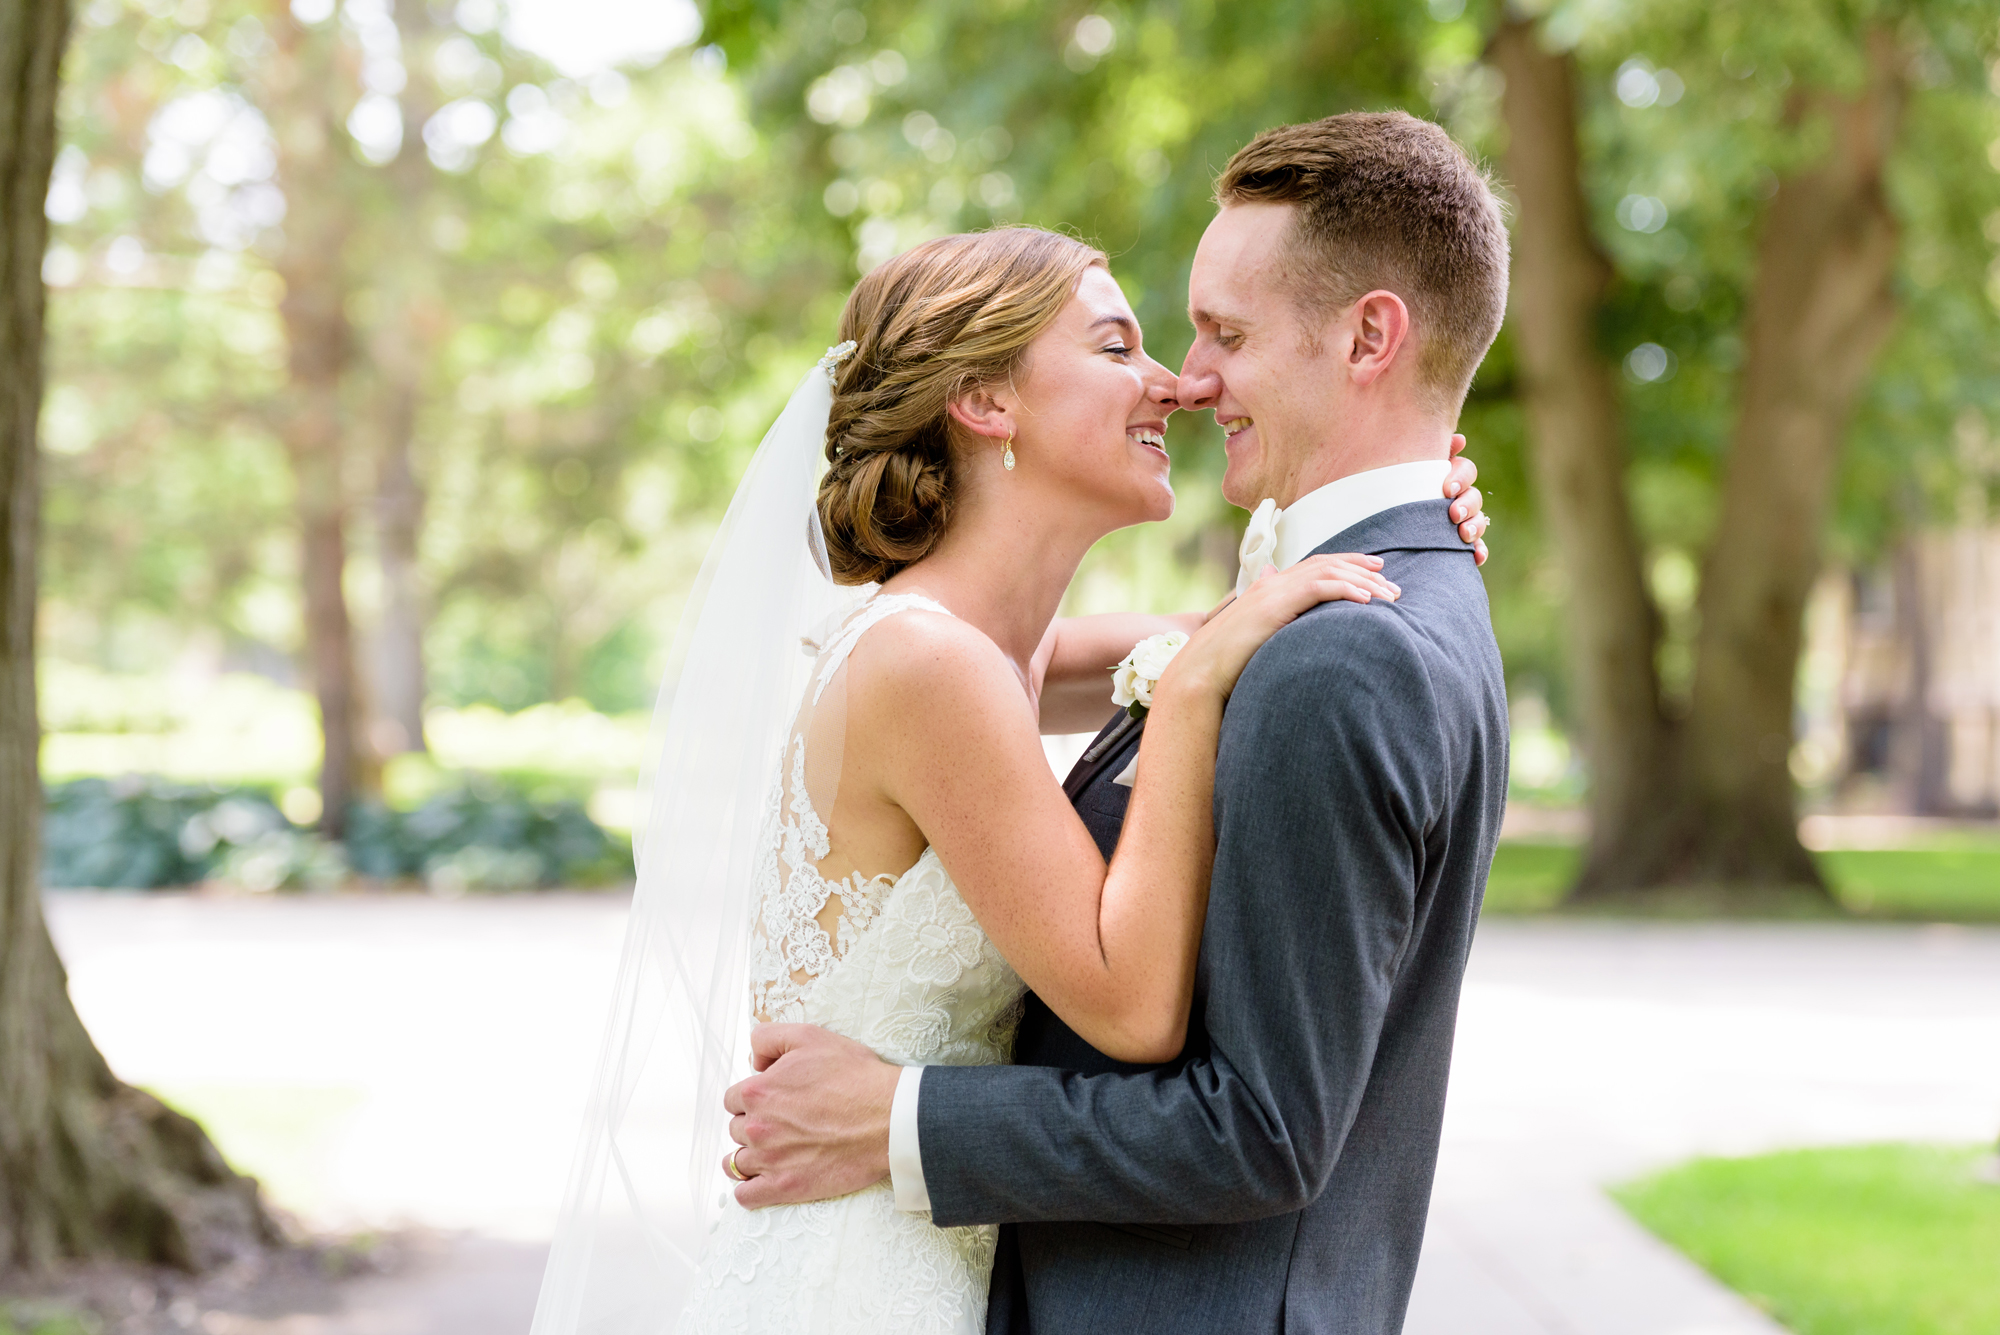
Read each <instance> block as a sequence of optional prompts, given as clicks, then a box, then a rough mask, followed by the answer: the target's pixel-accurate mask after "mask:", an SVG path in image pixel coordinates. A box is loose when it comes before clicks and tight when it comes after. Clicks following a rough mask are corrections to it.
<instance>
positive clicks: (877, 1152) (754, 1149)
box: [722, 1024, 902, 1210]
mask: <svg viewBox="0 0 2000 1335" xmlns="http://www.w3.org/2000/svg"><path fill="white" fill-rule="evenodd" d="M750 1049H751V1062H752V1064H753V1065H754V1066H755V1067H756V1068H757V1074H755V1075H753V1076H751V1077H750V1078H749V1079H747V1080H743V1081H740V1082H738V1083H737V1084H734V1085H731V1086H730V1087H729V1089H728V1090H727V1091H726V1092H725V1093H724V1094H723V1097H722V1104H723V1107H724V1108H726V1109H727V1110H728V1111H729V1113H730V1114H731V1116H730V1119H729V1135H730V1138H731V1139H733V1140H734V1141H735V1142H736V1143H737V1145H739V1146H741V1147H742V1148H741V1149H740V1150H737V1151H736V1152H735V1162H736V1168H737V1169H738V1171H740V1172H742V1173H743V1174H744V1175H745V1176H746V1177H748V1178H749V1179H750V1180H749V1181H747V1182H744V1183H742V1184H741V1185H739V1186H738V1187H737V1188H736V1200H737V1203H738V1204H739V1205H742V1206H743V1207H744V1208H745V1209H751V1210H755V1209H761V1208H762V1207H764V1206H767V1205H797V1204H800V1203H802V1202H805V1201H821V1200H827V1199H829V1198H831V1197H834V1196H845V1195H847V1194H848V1193H849V1192H854V1191H860V1190H861V1189H862V1188H863V1187H869V1186H873V1185H874V1184H875V1183H877V1182H880V1181H881V1180H882V1179H884V1178H886V1177H887V1176H889V1112H890V1109H891V1107H893V1105H894V1104H895V1101H896V1080H897V1077H898V1076H899V1075H900V1074H901V1069H902V1068H900V1067H897V1066H893V1065H891V1064H890V1063H888V1062H885V1061H883V1060H882V1059H881V1058H880V1057H878V1056H876V1055H875V1054H874V1052H872V1051H871V1050H869V1049H868V1048H866V1047H864V1046H862V1045H861V1044H859V1043H856V1042H855V1041H854V1040H852V1039H849V1038H842V1037H841V1036H840V1035H839V1034H835V1033H831V1032H829V1031H827V1030H825V1029H821V1028H819V1027H818V1026H817V1025H810V1024H764V1025H758V1026H757V1027H756V1028H755V1029H753V1030H751V1031H750Z"/></svg>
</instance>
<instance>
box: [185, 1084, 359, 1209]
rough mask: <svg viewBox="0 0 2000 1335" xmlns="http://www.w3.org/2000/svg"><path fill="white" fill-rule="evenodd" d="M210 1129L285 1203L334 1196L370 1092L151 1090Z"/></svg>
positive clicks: (304, 1204)
mask: <svg viewBox="0 0 2000 1335" xmlns="http://www.w3.org/2000/svg"><path fill="white" fill-rule="evenodd" d="M151 1092H152V1093H153V1094H154V1095H156V1096H157V1097H159V1098H160V1099H161V1100H162V1101H163V1102H165V1103H167V1104H169V1105H171V1106H172V1107H174V1108H177V1109H179V1110H180V1111H181V1112H184V1113H186V1114H187V1115H188V1116H189V1117H192V1118H194V1119H195V1120H196V1121H197V1122H200V1123H201V1124H202V1126H203V1128H204V1129H206V1130H207V1132H208V1134H209V1136H210V1138H212V1139H213V1140H214V1141H215V1143H216V1146H217V1147H218V1148H219V1149H221V1151H222V1154H223V1157H224V1158H226V1159H228V1160H229V1163H230V1166H231V1167H233V1168H234V1169H236V1171H237V1172H239V1173H248V1174H249V1175H250V1176H252V1177H254V1178H256V1179H257V1180H258V1181H259V1182H261V1183H262V1184H263V1185H264V1189H265V1190H266V1192H268V1193H269V1195H270V1199H271V1200H272V1201H274V1202H275V1203H276V1204H278V1205H279V1206H281V1207H282V1208H284V1209H287V1210H296V1211H301V1212H311V1211H313V1210H315V1209H316V1208H318V1207H319V1206H320V1205H321V1204H322V1203H323V1202H325V1201H327V1200H329V1199H331V1198H332V1197H333V1196H334V1194H335V1193H334V1190H333V1188H334V1181H333V1176H334V1172H335V1170H336V1165H337V1160H338V1157H339V1153H340V1149H341V1144H342V1142H343V1141H344V1140H345V1138H346V1135H347V1132H348V1131H349V1129H350V1128H351V1127H352V1126H353V1125H354V1122H355V1120H356V1119H357V1118H358V1117H359V1115H360V1112H361V1108H362V1105H363V1104H364V1103H366V1102H367V1098H368V1095H367V1092H366V1091H365V1090H361V1089H354V1088H348V1087H344V1086H324V1087H318V1086H269V1085H259V1086H247V1085H207V1084H188V1085H180V1084H173V1085H157V1086H154V1087H153V1088H152V1091H151Z"/></svg>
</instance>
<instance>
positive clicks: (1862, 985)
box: [48, 894, 2000, 1335]
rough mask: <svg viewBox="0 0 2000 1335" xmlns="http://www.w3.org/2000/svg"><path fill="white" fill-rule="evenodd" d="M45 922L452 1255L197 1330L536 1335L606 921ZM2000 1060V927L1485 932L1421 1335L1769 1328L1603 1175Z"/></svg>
mask: <svg viewBox="0 0 2000 1335" xmlns="http://www.w3.org/2000/svg"><path fill="white" fill-rule="evenodd" d="M48 903H49V914H50V920H51V923H52V925H53V927H54V930H55V933H56V937H57V943H58V945H59V947H60V948H61V949H62V952H63V955H64V958H65V960H66V961H67V962H68V964H69V966H70V970H71V977H72V992H73V994H74V995H75V997H76V1000H77V1005H78V1008H79V1010H81V1011H82V1013H83V1017H84V1019H85V1021H86V1022H87V1023H88V1024H89V1025H90V1026H91V1029H92V1032H93V1033H94V1034H95V1035H96V1036H97V1038H98V1041H99V1043H100V1044H101V1045H102V1046H103V1048H104V1049H105V1052H106V1054H107V1056H108V1057H109V1058H110V1059H111V1061H112V1064H113V1065H114V1067H115V1068H117V1069H118V1070H119V1071H120V1073H121V1074H123V1075H125V1076H126V1078H128V1079H133V1080H136V1081H139V1082H141V1083H146V1084H150V1085H155V1086H158V1087H161V1088H163V1089H165V1090H166V1091H168V1092H169V1093H170V1094H171V1093H174V1092H176V1091H181V1092H182V1097H183V1098H184V1100H185V1101H186V1102H188V1103H189V1104H190V1105H191V1106H193V1107H194V1110H195V1111H196V1112H197V1113H201V1112H202V1111H203V1106H202V1105H203V1104H204V1103H206V1104H208V1105H209V1106H211V1107H213V1108H214V1110H215V1111H214V1112H213V1113H212V1114H211V1115H210V1116H209V1119H208V1120H209V1121H210V1123H211V1125H212V1126H213V1127H214V1128H215V1130H216V1133H217V1135H218V1137H219V1138H220V1139H221V1140H222V1142H223V1145H224V1148H225V1150H227V1151H228V1152H229V1153H231V1154H232V1156H234V1157H236V1158H237V1159H239V1160H240V1161H244V1162H246V1163H247V1164H248V1166H249V1167H251V1168H252V1169H253V1170H260V1171H262V1172H263V1173H264V1175H265V1176H266V1177H267V1180H268V1181H269V1182H270V1183H271V1184H272V1186H273V1189H274V1191H276V1192H277V1194H278V1195H279V1196H280V1199H281V1201H282V1202H283V1203H284V1204H286V1205H288V1206H289V1207H291V1208H293V1209H295V1210H297V1211H298V1212H299V1213H300V1214H301V1215H302V1217H304V1218H305V1219H306V1220H307V1221H308V1222H309V1223H312V1224H315V1225H318V1226H321V1227H326V1228H351V1227H354V1226H356V1225H361V1224H368V1225H374V1226H396V1225H414V1226H419V1227H423V1228H430V1229H436V1230H444V1231H448V1232H450V1233H452V1234H453V1235H454V1237H455V1240H453V1241H450V1242H448V1243H447V1244H446V1245H443V1246H442V1247H441V1248H440V1249H439V1250H438V1251H436V1252H435V1254H434V1255H433V1256H432V1257H431V1258H430V1259H429V1260H428V1261H427V1262H425V1263H424V1264H422V1265H419V1266H417V1267H415V1268H414V1269H412V1270H409V1271H407V1272H405V1273H403V1274H400V1275H390V1276H383V1277H377V1278H371V1279H366V1280H359V1281H355V1282H353V1283H351V1284H349V1285H348V1286H347V1287H346V1289H345V1290H344V1292H343V1296H342V1303H341V1304H340V1310H338V1311H322V1312H319V1313H315V1314H306V1313H300V1314H297V1315H295V1316H290V1317H276V1316H273V1317H268V1318H259V1319H256V1320H254V1321H253V1320H250V1319H249V1318H247V1317H239V1316H232V1315H230V1314H228V1313H224V1312H215V1313H212V1314H209V1316H207V1317H204V1318H203V1320H204V1322H205V1326H204V1328H206V1329H208V1330H209V1331H211V1332H212V1335H521V1332H525V1330H526V1329H527V1325H528V1318H529V1315H530V1313H531V1312H532V1309H533V1299H534V1294H535V1290H536V1285H537V1282H538V1278H539V1270H540V1258H541V1254H542V1252H541V1246H540V1243H541V1241H542V1240H543V1239H545V1238H546V1237H547V1233H548V1230H549V1228H550V1226H551V1224H552V1222H553V1219H554V1215H555V1210H556V1206H557V1204H558V1202H559V1200H560V1196H561V1191H562V1185H563V1179H564V1175H565V1173H566V1171H567V1165H568V1159H569V1153H570V1142H571V1138H572V1136H573V1134H574V1130H575V1127H576V1124H577V1120H578V1117H579V1115H580V1112H581V1108H582V1101H583V1089H584V1082H585V1081H586V1080H587V1078H588V1075H589V1072H590V1067H591V1063H592V1061H593V1059H594V1055H595V1053H594V1049H595V1044H596V1039H597V1035H598V1033H599V1030H600V1026H601V1024H602V1020H603V1010H604V1006H605V1004H606V1001H607V999H608V995H609V988H610V981H611V973H612V969H613V966H614V964H615V961H616V958H617V952H618V945H619V941H620V939H621V936H622V927H623V917H624V910H625V906H624V903H623V901H622V900H620V899H617V898H615V897H600V896H586V895H563V896H533V897H518V898H485V899H468V900H461V901H457V902H450V903H446V902H439V901H434V900H428V899H423V898H417V897H393V898H379V899H363V898H303V899H290V898H288V899H282V900H277V899H261V900H242V899H202V898H196V897H190V896H145V897H140V896H125V895H99V894H57V895H52V896H50V897H49V900H48ZM1996 1050H2000V929H1963V928H1924V927H1893V926H1879V925H1855V924H1827V925H1818V924H1815V925H1783V926H1779V925H1771V926H1764V925H1733V926H1724V925H1687V926H1682V925H1669V924H1619V923H1590V922H1575V921H1560V922H1557V921H1528V920H1506V919H1497V920H1492V921H1489V922H1487V923H1486V924H1484V925H1483V926H1482V927H1481V928H1480V936H1479V941H1478V944H1477V946H1476V947H1475V950H1474V955H1473V963H1472V967H1471V970H1470V972H1469V974H1468V976H1467V983H1466V992H1465V998H1464V1003H1463V1006H1462V1008H1461V1015H1460V1025H1459V1039H1458V1051H1457V1054H1456V1058H1455V1061H1454V1067H1453V1076H1452V1090H1451V1101H1450V1105H1449V1107H1448V1109H1447V1115H1446V1128H1445V1143H1444V1148H1443V1153H1442V1156H1441V1160H1440V1166H1439V1175H1438V1183H1437V1191H1436V1198H1435V1202H1434V1205H1433V1209H1432V1215H1431V1226H1430V1231H1429V1235H1428V1238H1427V1242H1426V1249H1425V1254H1424V1261H1423V1266H1422V1270H1421V1273H1420V1275H1419V1279H1418V1287H1417V1294H1416V1297H1415V1299H1414V1301H1413V1304H1412V1310H1411V1316H1410V1321H1409V1324H1408V1327H1407V1331H1408V1332H1409V1335H1529V1333H1533V1335H1736V1333H1737V1332H1742V1333H1743V1335H1750V1333H1751V1332H1763V1333H1764V1335H1769V1333H1770V1332H1773V1331H1775V1330H1776V1329H1777V1328H1776V1327H1775V1326H1773V1325H1772V1324H1771V1323H1770V1322H1769V1321H1768V1320H1767V1319H1765V1318H1763V1317H1762V1316H1760V1315H1759V1314H1757V1313H1756V1312H1755V1311H1754V1310H1753V1309H1751V1308H1749V1307H1748V1306H1747V1305H1746V1304H1744V1303H1742V1302H1741V1301H1740V1300H1738V1299H1736V1298H1735V1297H1734V1296H1733V1295H1731V1294H1729V1293H1728V1292H1726V1291H1725V1290H1723V1289H1722V1288H1721V1287H1720V1286H1718V1285H1716V1284H1715V1283H1714V1282H1713V1281H1711V1280H1709V1279H1708V1278H1707V1277H1706V1276H1704V1275H1703V1274H1701V1272H1700V1271H1698V1270H1696V1269H1695V1268H1694V1267H1692V1266H1691V1265H1689V1264H1688V1263H1687V1262H1686V1261H1685V1260H1684V1259H1683V1258H1681V1257H1680V1256H1679V1255H1678V1254H1676V1253H1674V1252H1672V1251H1671V1250H1670V1249H1668V1248H1666V1247H1664V1246H1662V1245H1661V1244H1660V1243H1658V1242H1657V1241H1655V1240H1654V1239H1653V1238H1651V1237H1650V1235H1648V1234H1646V1233H1645V1232H1643V1231H1642V1230H1640V1229H1639V1228H1637V1227H1636V1226H1635V1225H1634V1224H1632V1223H1631V1221H1630V1220H1629V1219H1627V1218H1626V1217H1625V1216H1624V1215H1623V1214H1622V1213H1621V1212H1619V1211H1618V1210H1617V1208H1616V1207H1615V1206H1613V1205H1611V1204H1610V1202H1609V1201H1608V1200H1607V1199H1606V1198H1605V1197H1604V1196H1603V1194H1602V1193H1601V1191H1599V1190H1598V1187H1599V1185H1600V1184H1603V1183H1607V1182H1615V1181H1619V1180H1623V1179H1626V1178H1629V1177H1631V1176H1633V1175H1635V1174H1638V1173H1641V1172H1644V1171H1647V1170H1648V1169H1651V1168H1653V1167H1657V1166H1662V1165H1665V1164H1668V1163H1672V1162H1675V1161H1677V1160H1680V1159H1683V1158H1686V1157H1688V1156H1690V1155H1693V1154H1699V1153H1748V1152H1754V1151H1757V1150H1761V1149H1765V1148H1774V1147H1779V1146H1786V1145H1800V1144H1820V1143H1825V1144H1834V1143H1849V1142H1854V1141H1863V1140H1877V1139H1930V1138H1935V1139H1942V1140H1952V1141H1961V1142H1963V1141H1977V1140H1985V1139H1990V1138H1991V1137H1992V1135H1993V1133H1994V1131H1995V1130H1996V1129H2000V1069H1996V1068H1995V1066H1994V1065H1993V1064H1992V1063H1991V1062H1990V1061H1986V1060H1984V1059H1983V1058H1984V1056H1985V1054H1990V1053H1992V1052H1994V1051H1996ZM274 1110H275V1111H274ZM211 1317H212V1318H213V1319H210V1318H211Z"/></svg>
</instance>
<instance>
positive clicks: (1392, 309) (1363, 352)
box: [1347, 288, 1410, 385]
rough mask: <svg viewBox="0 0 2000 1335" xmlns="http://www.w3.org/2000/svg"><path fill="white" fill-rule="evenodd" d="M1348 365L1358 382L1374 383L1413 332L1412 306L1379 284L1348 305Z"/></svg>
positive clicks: (1355, 381)
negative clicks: (1411, 325)
mask: <svg viewBox="0 0 2000 1335" xmlns="http://www.w3.org/2000/svg"><path fill="white" fill-rule="evenodd" d="M1348 325H1349V329H1348V340H1347V368H1348V373H1349V374H1350V375H1351V376H1353V378H1354V383H1355V384H1357V385H1369V384H1373V383H1374V382H1375V381H1376V380H1377V379H1379V378H1380V377H1382V376H1383V375H1386V374H1387V373H1388V370H1389V368H1390V367H1391V366H1393V365H1394V364H1395V361H1396V355H1397V353H1399V352H1400V351H1401V350H1402V347H1403V343H1404V341H1405V340H1406V339H1408V338H1409V335H1410V308H1409V307H1408V306H1405V305H1404V304H1403V299H1402V298H1401V297H1399V296H1397V295H1396V294H1395V293H1394V292H1389V291H1386V290H1384V289H1381V288H1377V289H1376V290H1375V291H1373V292H1369V293H1367V294H1365V295H1363V296H1362V297H1361V298H1360V299H1359V300H1357V301H1356V302H1355V303H1354V304H1353V305H1352V306H1350V307H1348Z"/></svg>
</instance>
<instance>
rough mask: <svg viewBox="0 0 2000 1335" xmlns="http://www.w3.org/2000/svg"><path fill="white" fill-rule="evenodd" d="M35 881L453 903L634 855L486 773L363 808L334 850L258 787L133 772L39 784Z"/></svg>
mask: <svg viewBox="0 0 2000 1335" xmlns="http://www.w3.org/2000/svg"><path fill="white" fill-rule="evenodd" d="M42 874H43V880H44V884H46V885H49V886H51V887H55V888H69V887H103V888H125V889H140V890H147V889H157V888H163V887H169V886H179V885H191V884H195V883H197V882H201V881H204V880H210V879H213V880H216V881H220V882H223V883H225V884H229V885H233V886H236V887H238V888H240V889H244V890H249V891H253V892H265V891H272V890H294V889H320V890H323V889H331V888H333V887H335V886H337V885H339V884H341V883H342V882H344V881H346V880H347V879H348V878H349V876H350V875H359V876H362V877H366V878H369V879H371V880H378V881H391V882H397V881H411V880H420V881H422V882H423V884H424V885H425V886H426V887H427V888H428V889H429V890H431V891H432V892H433V893H435V894H441V895H460V894H464V893H466V892H467V891H471V890H527V889H535V888H539V887H544V886H556V885H567V886H577V885H608V884H614V883H618V882H623V881H629V880H630V879H631V876H632V852H631V846H630V844H629V843H628V842H627V841H626V840H624V839H623V838H621V837H619V836H616V835H613V834H610V833H607V832H606V831H605V830H604V829H603V828H602V827H601V826H599V825H598V824H597V822H595V821H594V820H592V819H591V818H590V815H589V813H588V812H587V811H586V810H585V809H584V805H583V803H581V802H579V801H577V800H575V799H573V798H564V797H550V796H547V795H544V794H541V793H535V792H528V791H523V790H522V789H521V788H520V787H519V786H518V785H516V784H512V783H509V782H506V781H504V780H501V779H498V778H495V777H493V776H491V775H458V776H456V783H455V784H454V785H453V786H451V787H450V788H447V789H445V790H444V791H441V792H438V793H436V794H435V795H433V796H431V797H430V798H429V799H428V800H426V801H424V802H423V803H422V804H421V805H418V806H415V807H414V808H412V809H407V810H398V809H396V808H393V807H389V806H386V805H383V804H381V803H369V804H365V805H363V806H361V807H360V808H359V809H358V810H357V811H356V812H355V813H354V816H353V819H352V823H351V825H350V831H349V835H348V838H347V841H346V842H345V843H344V844H332V843H328V842H327V841H325V840H323V839H321V838H319V837H318V836H317V835H314V834H312V833H310V832H309V831H306V830H302V829H299V828H298V827H296V826H295V825H293V824H292V823H291V822H290V821H288V820H287V819H286V818H285V816H284V813H283V812H282V811H280V810H279V808H278V805H277V803H276V802H274V801H273V800H272V798H271V796H270V794H269V793H267V792H261V791H257V790H254V789H240V788H239V789H226V788H220V787H217V786H204V785H195V784H176V783H170V782H167V781H165V780H161V779H157V778H143V777H137V776H130V777H126V778H120V779H101V778H86V779H76V780H72V781H70V782H68V783H59V784H52V785H50V786H49V789H48V793H47V815H46V818H45V820H44V824H43V873H42Z"/></svg>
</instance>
